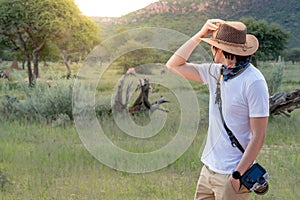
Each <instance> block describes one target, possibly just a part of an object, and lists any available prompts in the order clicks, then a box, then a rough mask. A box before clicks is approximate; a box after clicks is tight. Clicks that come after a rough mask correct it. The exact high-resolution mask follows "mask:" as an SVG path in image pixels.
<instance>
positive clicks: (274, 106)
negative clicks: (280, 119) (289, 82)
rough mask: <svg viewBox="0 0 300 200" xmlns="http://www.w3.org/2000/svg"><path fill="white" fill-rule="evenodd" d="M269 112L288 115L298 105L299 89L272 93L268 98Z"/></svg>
mask: <svg viewBox="0 0 300 200" xmlns="http://www.w3.org/2000/svg"><path fill="white" fill-rule="evenodd" d="M269 102H270V114H271V115H284V116H288V117H289V116H290V113H291V112H292V111H294V110H295V109H297V108H299V107H300V89H296V90H293V91H289V92H283V93H279V94H274V95H272V96H271V97H270V99H269Z"/></svg>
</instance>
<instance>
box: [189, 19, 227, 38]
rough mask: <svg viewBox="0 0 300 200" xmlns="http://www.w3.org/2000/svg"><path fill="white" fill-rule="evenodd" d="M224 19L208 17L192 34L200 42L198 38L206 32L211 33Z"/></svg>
mask: <svg viewBox="0 0 300 200" xmlns="http://www.w3.org/2000/svg"><path fill="white" fill-rule="evenodd" d="M224 22H225V21H224V20H221V19H209V20H207V21H206V23H205V24H204V25H203V26H202V28H201V30H200V31H199V32H198V33H197V34H196V35H195V36H194V39H195V40H196V41H199V42H200V40H199V39H200V38H203V37H205V36H206V35H208V34H212V33H213V32H214V31H215V30H217V29H218V28H219V25H220V24H223V23H224Z"/></svg>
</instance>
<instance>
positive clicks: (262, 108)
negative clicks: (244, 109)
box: [246, 80, 269, 117]
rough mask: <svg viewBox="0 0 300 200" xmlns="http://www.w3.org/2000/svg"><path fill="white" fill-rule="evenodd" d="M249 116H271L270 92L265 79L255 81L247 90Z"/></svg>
mask: <svg viewBox="0 0 300 200" xmlns="http://www.w3.org/2000/svg"><path fill="white" fill-rule="evenodd" d="M246 96H247V100H248V105H249V117H267V116H269V92H268V87H267V84H266V82H265V80H257V81H255V82H253V83H252V84H251V85H250V87H249V89H248V91H247V95H246Z"/></svg>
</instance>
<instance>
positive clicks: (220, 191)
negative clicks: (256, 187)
mask: <svg viewBox="0 0 300 200" xmlns="http://www.w3.org/2000/svg"><path fill="white" fill-rule="evenodd" d="M229 178H230V174H219V173H216V172H213V171H212V170H210V169H208V167H206V166H203V167H202V170H201V173H200V177H199V180H198V184H197V188H196V194H195V200H202V199H205V200H213V199H214V200H247V199H249V191H248V190H247V189H246V188H245V187H244V186H241V188H240V190H239V192H237V193H236V192H235V191H234V190H233V188H232V185H231V182H230V179H229Z"/></svg>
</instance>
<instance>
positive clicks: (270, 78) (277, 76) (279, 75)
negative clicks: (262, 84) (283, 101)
mask: <svg viewBox="0 0 300 200" xmlns="http://www.w3.org/2000/svg"><path fill="white" fill-rule="evenodd" d="M261 69H262V72H263V74H264V76H265V78H266V81H267V83H268V89H269V94H270V95H272V94H275V93H277V92H280V90H281V86H282V80H283V71H284V69H285V63H284V61H282V60H281V59H280V58H279V59H278V62H277V63H270V64H269V63H266V64H264V66H262V67H261Z"/></svg>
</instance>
